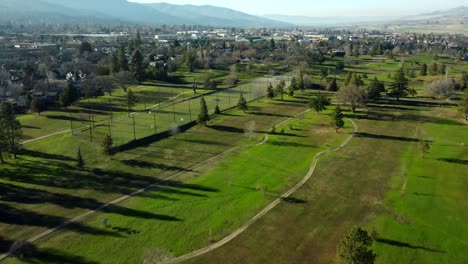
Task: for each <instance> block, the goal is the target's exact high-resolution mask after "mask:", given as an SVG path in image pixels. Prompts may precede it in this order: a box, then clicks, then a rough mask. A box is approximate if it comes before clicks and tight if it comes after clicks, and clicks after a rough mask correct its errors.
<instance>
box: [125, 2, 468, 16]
mask: <svg viewBox="0 0 468 264" xmlns="http://www.w3.org/2000/svg"><path fill="white" fill-rule="evenodd" d="M129 1H131V2H141V3H157V2H163V1H158V0H129ZM164 2H166V3H170V4H193V5H214V6H222V7H228V8H232V9H235V10H239V11H242V12H246V13H249V14H254V15H262V14H284V15H305V16H405V15H411V14H419V13H421V12H422V13H424V12H427V11H434V10H443V9H449V8H453V7H458V6H462V5H464V6H468V0H391V1H382V0H328V1H327V0H319V1H316V0H229V1H221V0H166V1H164Z"/></svg>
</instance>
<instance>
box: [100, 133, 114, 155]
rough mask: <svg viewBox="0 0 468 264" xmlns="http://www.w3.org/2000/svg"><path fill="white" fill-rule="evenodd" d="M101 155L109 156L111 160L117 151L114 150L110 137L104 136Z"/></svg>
mask: <svg viewBox="0 0 468 264" xmlns="http://www.w3.org/2000/svg"><path fill="white" fill-rule="evenodd" d="M101 147H102V153H103V154H104V155H107V156H109V158H111V159H112V157H114V155H115V154H116V153H117V150H116V149H115V148H114V140H113V139H112V137H111V136H110V135H106V137H105V138H104V140H103V141H102V145H101Z"/></svg>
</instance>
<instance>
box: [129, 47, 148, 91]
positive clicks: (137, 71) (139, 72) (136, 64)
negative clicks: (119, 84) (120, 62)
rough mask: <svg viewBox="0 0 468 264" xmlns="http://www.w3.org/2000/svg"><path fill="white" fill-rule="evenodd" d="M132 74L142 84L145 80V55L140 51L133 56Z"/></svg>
mask: <svg viewBox="0 0 468 264" xmlns="http://www.w3.org/2000/svg"><path fill="white" fill-rule="evenodd" d="M132 72H133V76H135V79H136V80H137V81H138V82H139V83H141V82H142V81H143V80H144V79H145V69H144V67H143V55H142V54H141V52H140V49H136V50H135V52H133V56H132Z"/></svg>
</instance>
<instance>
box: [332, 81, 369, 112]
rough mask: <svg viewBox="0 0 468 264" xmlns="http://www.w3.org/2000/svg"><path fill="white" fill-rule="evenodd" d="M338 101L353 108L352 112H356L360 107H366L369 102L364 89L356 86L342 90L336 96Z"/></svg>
mask: <svg viewBox="0 0 468 264" xmlns="http://www.w3.org/2000/svg"><path fill="white" fill-rule="evenodd" d="M336 99H337V100H338V101H339V102H340V103H342V104H344V105H349V106H350V107H351V111H353V112H354V111H355V110H356V108H357V107H358V106H365V105H366V102H367V93H366V90H365V89H364V88H361V87H359V86H356V85H351V86H347V87H345V88H342V89H340V90H339V91H338V93H337V94H336Z"/></svg>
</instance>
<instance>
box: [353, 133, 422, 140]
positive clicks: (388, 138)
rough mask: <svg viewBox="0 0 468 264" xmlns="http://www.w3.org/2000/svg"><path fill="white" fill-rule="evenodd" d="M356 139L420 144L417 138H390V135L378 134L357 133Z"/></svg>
mask: <svg viewBox="0 0 468 264" xmlns="http://www.w3.org/2000/svg"><path fill="white" fill-rule="evenodd" d="M355 136H356V137H365V138H374V139H386V140H398V141H405V142H419V139H417V138H408V137H395V136H388V135H377V134H370V133H365V132H357V133H355Z"/></svg>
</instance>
